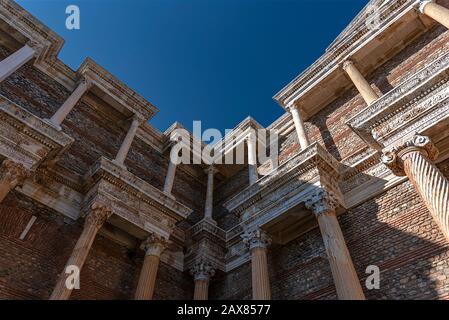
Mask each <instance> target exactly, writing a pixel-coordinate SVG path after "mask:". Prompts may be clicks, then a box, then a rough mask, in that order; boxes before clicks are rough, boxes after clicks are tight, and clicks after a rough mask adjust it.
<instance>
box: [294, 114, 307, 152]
mask: <svg viewBox="0 0 449 320" xmlns="http://www.w3.org/2000/svg"><path fill="white" fill-rule="evenodd" d="M290 112H291V114H292V118H293V122H294V124H295V128H296V133H297V134H298V140H299V145H300V146H301V149H302V150H304V149H306V148H307V147H308V146H309V145H310V142H309V138H308V137H307V133H306V129H305V127H304V121H303V119H302V116H301V110H300V109H299V107H297V106H292V107H290Z"/></svg>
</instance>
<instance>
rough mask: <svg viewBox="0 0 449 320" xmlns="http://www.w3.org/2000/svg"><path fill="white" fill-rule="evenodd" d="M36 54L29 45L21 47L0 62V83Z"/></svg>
mask: <svg viewBox="0 0 449 320" xmlns="http://www.w3.org/2000/svg"><path fill="white" fill-rule="evenodd" d="M35 54H36V50H34V49H33V48H31V47H30V46H29V45H25V46H23V47H22V48H21V49H19V50H17V51H16V52H14V53H13V54H11V55H10V56H8V57H6V58H5V59H3V60H2V61H0V82H2V81H3V80H5V79H6V78H8V77H9V76H10V75H11V74H13V73H14V72H15V71H17V70H18V69H19V68H20V67H21V66H23V65H24V64H26V63H27V62H28V61H30V60H31V59H32V58H33V57H34V56H35Z"/></svg>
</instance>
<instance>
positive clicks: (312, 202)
mask: <svg viewBox="0 0 449 320" xmlns="http://www.w3.org/2000/svg"><path fill="white" fill-rule="evenodd" d="M305 205H306V208H307V209H309V210H312V212H313V214H314V215H315V216H316V217H318V216H320V215H322V214H326V213H329V212H335V210H336V209H337V208H338V206H339V202H338V200H337V197H336V196H335V195H334V194H333V193H332V192H328V191H326V190H324V189H321V190H318V191H317V192H315V193H314V194H312V195H311V196H310V197H309V198H308V199H307V200H306V201H305Z"/></svg>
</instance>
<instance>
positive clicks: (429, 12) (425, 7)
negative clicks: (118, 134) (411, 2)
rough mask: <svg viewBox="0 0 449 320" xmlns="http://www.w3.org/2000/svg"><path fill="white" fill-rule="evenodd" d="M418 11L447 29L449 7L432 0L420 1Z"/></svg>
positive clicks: (448, 24)
mask: <svg viewBox="0 0 449 320" xmlns="http://www.w3.org/2000/svg"><path fill="white" fill-rule="evenodd" d="M419 11H420V12H421V13H423V14H425V15H426V16H428V17H430V18H432V19H433V20H435V21H436V22H439V23H441V24H442V25H443V26H445V27H446V28H448V29H449V9H447V8H445V7H443V6H441V5H439V4H437V3H435V2H434V1H421V2H420V3H419Z"/></svg>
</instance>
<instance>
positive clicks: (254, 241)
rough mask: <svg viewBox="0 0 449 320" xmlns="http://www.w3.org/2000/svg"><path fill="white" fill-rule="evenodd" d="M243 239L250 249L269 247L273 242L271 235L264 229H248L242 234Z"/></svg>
mask: <svg viewBox="0 0 449 320" xmlns="http://www.w3.org/2000/svg"><path fill="white" fill-rule="evenodd" d="M242 239H243V243H244V244H246V245H247V246H248V247H249V249H250V250H252V249H257V248H267V247H268V246H269V245H270V244H271V238H270V236H269V235H268V234H267V233H266V232H265V231H263V230H262V229H257V230H253V231H246V232H245V233H244V234H243V235H242Z"/></svg>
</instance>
